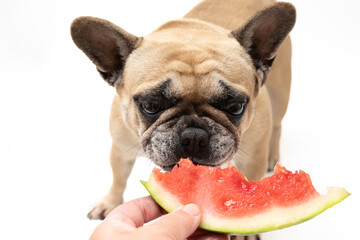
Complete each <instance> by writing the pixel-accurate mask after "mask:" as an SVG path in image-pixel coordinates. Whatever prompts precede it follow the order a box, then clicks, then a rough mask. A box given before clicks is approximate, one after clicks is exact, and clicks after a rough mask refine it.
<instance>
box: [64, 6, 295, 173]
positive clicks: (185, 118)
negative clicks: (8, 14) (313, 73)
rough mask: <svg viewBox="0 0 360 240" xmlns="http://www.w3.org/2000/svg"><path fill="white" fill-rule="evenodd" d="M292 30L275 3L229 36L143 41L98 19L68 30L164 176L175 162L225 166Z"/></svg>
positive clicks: (197, 24)
mask: <svg viewBox="0 0 360 240" xmlns="http://www.w3.org/2000/svg"><path fill="white" fill-rule="evenodd" d="M294 23H295V10H294V8H293V6H292V5H290V4H285V3H278V4H276V5H274V6H272V7H270V8H268V9H265V10H263V11H262V12H259V13H258V14H256V15H255V16H253V17H252V18H251V19H250V20H249V21H248V22H247V23H246V24H245V25H244V26H242V27H240V28H239V29H236V30H234V31H231V32H229V31H227V30H225V29H223V28H220V27H217V26H215V25H212V24H208V23H205V22H202V21H199V20H191V19H183V20H179V21H171V22H168V23H166V24H164V25H163V26H161V27H160V28H158V29H157V30H156V31H154V32H153V33H151V34H150V35H149V36H147V37H145V38H139V37H135V36H133V35H131V34H129V33H127V32H125V31H124V30H123V29H121V28H119V27H117V26H116V25H114V24H112V23H110V22H107V21H105V20H102V19H97V18H92V17H81V18H78V19H76V20H75V21H74V22H73V24H72V26H71V33H72V37H73V40H74V42H75V44H76V45H77V46H78V47H79V48H80V49H81V50H83V51H84V53H85V54H86V55H87V56H88V57H89V58H90V59H91V60H92V61H93V62H94V64H95V65H96V66H97V69H98V71H99V72H100V74H101V76H102V77H103V78H104V79H105V81H107V82H108V83H109V84H110V85H112V86H114V87H115V88H116V90H117V92H118V94H119V98H120V102H121V109H120V111H121V113H122V118H123V120H124V122H125V124H126V125H127V126H128V127H129V128H130V129H132V130H133V131H135V132H136V133H137V134H138V135H139V137H140V144H141V146H142V148H143V149H144V151H145V153H146V154H147V156H148V157H149V158H150V159H151V160H152V161H154V162H155V163H156V164H157V165H159V166H161V167H163V168H164V169H170V168H171V167H172V166H174V165H175V164H176V162H177V161H178V160H179V159H180V158H181V157H190V158H191V159H192V160H193V161H194V162H195V163H198V164H202V165H210V166H215V165H216V166H217V165H220V164H222V163H224V162H225V161H228V160H230V159H231V157H232V156H233V155H234V153H235V152H236V151H237V149H238V145H239V142H240V138H241V135H242V133H243V132H245V131H246V129H247V128H248V126H249V125H250V122H251V119H252V116H253V114H254V109H255V103H256V97H257V95H258V92H259V91H260V88H261V86H262V85H263V84H264V82H265V79H266V75H267V73H268V71H269V69H270V67H271V65H272V63H273V61H274V58H275V56H276V51H277V49H278V47H279V45H280V43H281V42H282V41H283V40H284V39H285V37H286V36H287V34H288V33H289V31H290V30H291V29H292V27H293V25H294Z"/></svg>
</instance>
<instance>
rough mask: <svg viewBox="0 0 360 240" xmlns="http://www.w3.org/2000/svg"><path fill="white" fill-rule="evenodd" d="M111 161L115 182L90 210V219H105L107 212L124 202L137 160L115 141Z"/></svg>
mask: <svg viewBox="0 0 360 240" xmlns="http://www.w3.org/2000/svg"><path fill="white" fill-rule="evenodd" d="M110 162H111V168H112V173H113V183H112V185H111V188H110V190H109V192H108V193H107V194H106V195H105V196H104V197H103V199H102V200H101V201H100V202H99V203H97V204H96V206H95V207H94V208H93V209H92V210H91V211H90V212H89V214H88V217H89V218H90V219H104V218H105V217H106V216H107V214H108V213H109V212H110V211H111V210H113V209H114V208H115V207H117V206H118V205H120V204H121V203H122V202H123V193H124V190H125V186H126V181H127V179H128V177H129V175H130V172H131V169H132V167H133V165H134V162H135V156H134V155H132V154H126V152H124V150H123V149H122V147H121V146H118V144H116V143H113V145H112V149H111V154H110Z"/></svg>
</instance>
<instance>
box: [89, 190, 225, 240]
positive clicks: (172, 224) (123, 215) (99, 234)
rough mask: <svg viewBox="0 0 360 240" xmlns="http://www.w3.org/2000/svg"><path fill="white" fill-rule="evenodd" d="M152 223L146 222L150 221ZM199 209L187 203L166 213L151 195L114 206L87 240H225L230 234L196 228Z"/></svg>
mask: <svg viewBox="0 0 360 240" xmlns="http://www.w3.org/2000/svg"><path fill="white" fill-rule="evenodd" d="M155 219H156V221H154V222H152V223H149V224H146V225H144V224H145V223H147V222H150V221H152V220H155ZM200 220H201V212H200V209H199V208H198V207H197V206H196V205H195V204H188V205H186V206H184V207H182V208H179V209H177V210H175V211H174V212H172V213H169V214H166V212H165V211H164V210H163V209H162V208H161V207H160V206H159V205H158V204H157V203H156V202H155V201H154V200H153V199H152V198H151V197H150V196H148V197H143V198H138V199H135V200H132V201H130V202H127V203H124V204H122V205H120V206H119V207H117V208H116V209H114V210H113V211H112V212H111V213H110V214H109V215H108V216H107V217H106V218H105V220H104V221H103V222H102V223H101V224H100V225H99V226H98V227H97V228H96V229H95V231H94V232H93V234H92V235H91V237H90V240H118V239H128V240H139V239H144V237H145V238H146V239H147V240H159V239H161V240H184V239H189V240H190V239H197V240H210V239H211V240H225V239H229V236H226V235H220V234H214V233H209V232H206V231H203V230H197V228H198V226H199V224H200Z"/></svg>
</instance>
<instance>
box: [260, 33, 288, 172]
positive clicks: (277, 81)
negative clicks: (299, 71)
mask: <svg viewBox="0 0 360 240" xmlns="http://www.w3.org/2000/svg"><path fill="white" fill-rule="evenodd" d="M273 67H274V69H273V70H272V71H270V73H269V75H268V78H267V80H266V83H265V86H266V88H267V90H268V93H269V96H270V99H271V108H272V118H273V119H272V120H273V126H272V135H271V140H270V152H269V167H268V170H270V171H271V170H273V169H274V166H275V164H276V163H277V162H278V161H279V160H280V135H281V121H282V119H283V117H284V115H285V112H286V109H287V106H288V102H289V97H290V86H291V41H290V38H289V37H288V38H286V39H285V40H284V42H283V44H282V45H281V46H280V48H279V51H278V54H277V57H276V59H275V61H274V64H273Z"/></svg>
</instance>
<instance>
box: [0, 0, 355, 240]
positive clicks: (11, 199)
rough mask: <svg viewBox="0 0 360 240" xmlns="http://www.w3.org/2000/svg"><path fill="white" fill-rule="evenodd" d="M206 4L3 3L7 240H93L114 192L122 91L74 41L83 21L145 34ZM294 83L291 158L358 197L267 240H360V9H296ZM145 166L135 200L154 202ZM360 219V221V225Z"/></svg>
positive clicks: (128, 195) (329, 5)
mask: <svg viewBox="0 0 360 240" xmlns="http://www.w3.org/2000/svg"><path fill="white" fill-rule="evenodd" d="M197 2H198V1H184V0H181V1H168V0H161V1H160V0H156V1H155V0H153V1H145V0H143V1H140V0H132V1H123V0H117V1H71V3H70V1H37V0H33V1H26V0H5V1H4V0H2V1H1V4H0V214H1V217H0V239H87V238H88V237H89V235H90V234H91V232H92V231H93V229H94V228H95V226H96V225H98V224H99V221H90V220H88V219H87V218H86V214H87V212H88V210H89V209H90V208H91V206H92V204H93V203H94V202H96V200H99V199H100V198H101V197H102V195H104V194H105V193H106V192H107V190H108V188H109V187H110V183H111V171H110V165H109V163H108V155H109V150H110V144H111V140H110V135H109V132H108V117H109V111H110V103H111V100H112V97H113V94H114V89H113V88H112V87H109V86H108V85H107V84H106V83H105V82H104V81H103V80H102V79H101V78H100V77H99V75H98V74H97V72H96V70H95V67H94V66H93V65H92V63H91V62H90V61H89V60H88V59H87V58H86V57H85V55H84V54H83V53H82V52H81V51H80V50H79V49H77V48H76V46H75V45H74V44H73V43H72V40H71V37H70V30H69V27H70V24H71V22H72V20H73V19H74V18H75V17H78V16H84V15H90V16H96V17H101V18H105V19H108V20H110V21H112V22H114V23H116V24H118V25H119V26H121V27H122V28H124V29H126V30H127V31H129V32H131V33H133V34H134V35H137V36H145V35H147V34H148V33H150V32H151V31H152V30H153V29H155V28H156V27H157V26H159V25H160V24H161V23H163V22H165V21H167V20H170V19H176V18H180V17H182V16H183V15H184V14H185V13H186V12H187V11H188V10H189V9H191V7H192V6H194V5H195V4H196V3H197ZM292 2H293V3H294V4H295V6H296V8H297V13H298V18H297V23H296V26H295V28H294V30H293V32H292V38H293V85H292V93H291V99H290V104H289V109H288V113H287V115H286V117H285V119H284V122H283V135H282V142H281V143H282V146H281V153H282V161H283V163H284V165H285V166H287V167H288V168H289V169H291V170H296V169H303V170H305V171H307V172H308V173H310V174H311V176H312V179H313V182H314V184H315V186H317V187H319V189H321V188H322V187H324V186H326V185H337V186H342V187H346V188H347V189H348V190H349V191H350V192H351V193H352V196H350V197H349V198H348V199H346V200H345V201H344V202H342V203H340V204H339V205H337V206H335V207H334V208H332V209H330V210H328V211H327V212H325V213H323V214H321V215H320V216H318V217H316V218H315V219H313V220H311V221H308V222H306V223H303V224H301V225H298V226H295V227H291V228H288V229H285V230H279V231H275V232H272V233H267V234H263V239H279V240H280V239H310V240H311V239H334V240H335V239H359V238H360V237H359V234H358V229H357V227H358V219H357V218H358V216H359V214H360V211H359V202H360V198H359V190H360V187H359V186H360V184H359V182H360V181H359V179H358V176H359V160H360V157H359V156H360V153H359V152H360V144H359V142H360V141H359V137H360V127H359V122H360V110H359V109H360V94H359V92H360V77H359V69H360V67H359V54H360V51H359V42H360V37H359V25H360V17H359V12H360V1H357V0H341V1H340V0H338V1H320V0H314V1H301V0H296V1H295V0H294V1H292ZM151 169H152V164H151V163H150V161H149V160H146V159H138V161H137V162H136V165H135V168H134V171H133V173H132V175H131V177H130V179H129V181H128V188H127V190H126V192H125V199H126V200H130V199H133V198H136V197H138V196H143V195H146V194H147V193H146V192H145V190H144V189H143V187H142V186H141V185H140V183H139V180H140V179H147V176H148V173H149V172H150V170H151ZM354 219H355V220H354Z"/></svg>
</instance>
